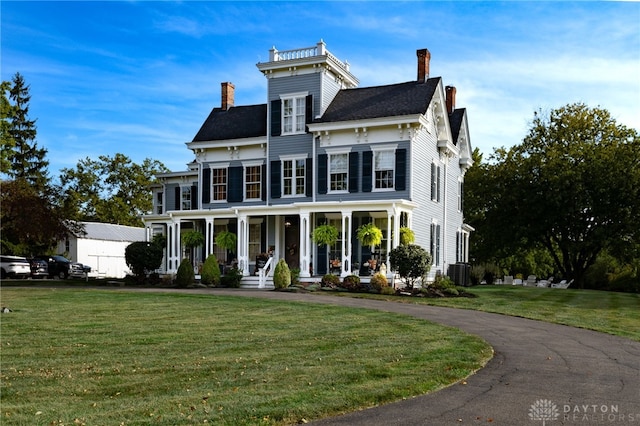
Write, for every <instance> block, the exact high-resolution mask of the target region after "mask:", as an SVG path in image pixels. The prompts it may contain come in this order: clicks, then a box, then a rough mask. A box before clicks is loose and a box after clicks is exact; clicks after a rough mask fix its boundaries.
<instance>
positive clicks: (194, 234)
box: [182, 231, 204, 249]
mask: <svg viewBox="0 0 640 426" xmlns="http://www.w3.org/2000/svg"><path fill="white" fill-rule="evenodd" d="M182 243H183V244H184V245H185V247H187V248H190V249H191V248H195V247H199V246H201V245H202V244H204V235H202V232H198V231H187V232H185V233H183V234H182Z"/></svg>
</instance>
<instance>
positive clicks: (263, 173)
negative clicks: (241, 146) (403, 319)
mask: <svg viewBox="0 0 640 426" xmlns="http://www.w3.org/2000/svg"><path fill="white" fill-rule="evenodd" d="M260 191H261V194H260V199H261V200H262V201H266V200H267V165H266V164H263V165H262V169H261V171H260Z"/></svg>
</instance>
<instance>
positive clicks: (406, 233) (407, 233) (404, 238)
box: [400, 226, 416, 246]
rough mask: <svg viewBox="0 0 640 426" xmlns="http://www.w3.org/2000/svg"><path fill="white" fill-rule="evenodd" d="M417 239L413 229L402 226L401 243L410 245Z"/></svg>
mask: <svg viewBox="0 0 640 426" xmlns="http://www.w3.org/2000/svg"><path fill="white" fill-rule="evenodd" d="M415 240H416V235H415V234H414V233H413V231H412V230H411V229H409V228H407V227H406V226H403V227H401V228H400V244H402V245H403V246H408V245H409V244H413V242H414V241H415Z"/></svg>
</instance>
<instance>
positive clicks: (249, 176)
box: [245, 166, 262, 199]
mask: <svg viewBox="0 0 640 426" xmlns="http://www.w3.org/2000/svg"><path fill="white" fill-rule="evenodd" d="M261 170H262V167H261V166H251V167H247V168H246V171H245V182H246V198H247V199H257V198H260V196H261V191H260V181H261V178H260V175H261V173H260V172H261Z"/></svg>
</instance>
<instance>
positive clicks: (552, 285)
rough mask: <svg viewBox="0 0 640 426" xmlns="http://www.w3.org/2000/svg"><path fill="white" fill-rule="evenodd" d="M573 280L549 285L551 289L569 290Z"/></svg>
mask: <svg viewBox="0 0 640 426" xmlns="http://www.w3.org/2000/svg"><path fill="white" fill-rule="evenodd" d="M572 282H573V280H571V281H569V282H567V280H562V281H560V282H559V283H555V284H551V288H569V286H570V285H571V283H572Z"/></svg>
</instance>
